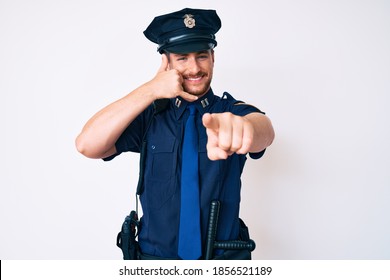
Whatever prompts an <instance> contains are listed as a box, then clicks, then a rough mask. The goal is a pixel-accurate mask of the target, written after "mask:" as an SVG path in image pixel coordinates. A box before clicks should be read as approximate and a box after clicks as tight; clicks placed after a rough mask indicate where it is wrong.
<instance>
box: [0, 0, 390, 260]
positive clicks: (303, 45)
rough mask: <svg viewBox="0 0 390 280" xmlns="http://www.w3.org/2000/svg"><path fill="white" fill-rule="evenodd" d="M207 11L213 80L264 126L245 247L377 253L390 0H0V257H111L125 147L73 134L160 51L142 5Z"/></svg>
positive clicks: (129, 159) (121, 209) (126, 169)
mask: <svg viewBox="0 0 390 280" xmlns="http://www.w3.org/2000/svg"><path fill="white" fill-rule="evenodd" d="M184 7H192V8H212V9H216V10H217V12H218V14H219V15H220V17H221V19H222V29H221V30H220V32H219V33H218V34H217V39H218V43H219V44H218V47H217V48H216V64H215V70H214V73H215V74H214V75H215V76H214V82H213V89H214V92H215V93H217V94H218V95H221V94H222V92H223V91H229V92H230V93H231V94H233V95H234V96H235V97H236V98H237V99H241V100H245V101H246V102H249V103H253V104H255V105H257V106H258V107H260V108H261V109H262V110H264V111H266V113H267V115H268V116H269V117H270V118H271V119H272V121H273V124H274V127H275V131H276V139H275V142H274V143H273V145H272V146H271V147H270V148H269V149H268V150H267V152H266V155H265V156H264V158H263V159H261V160H259V161H253V160H248V163H247V166H246V170H245V175H244V176H243V189H242V211H241V214H242V215H241V216H242V218H243V219H244V220H245V221H246V223H247V225H248V226H249V227H250V232H251V235H252V238H253V239H255V241H256V243H257V249H256V251H255V252H254V255H253V257H254V258H255V259H389V258H390V237H389V236H390V219H389V213H390V205H389V202H388V201H389V198H390V172H389V166H390V159H389V157H390V148H389V143H390V131H389V130H390V129H389V128H390V126H389V120H390V114H389V112H388V107H389V99H390V98H389V94H390V17H389V14H390V3H389V2H388V1H379V0H375V1H373V0H358V1H352V0H350V1H347V0H337V1H336V0H330V1H309V0H306V1H305V0H297V1H287V0H277V1H254V0H253V1H244V0H242V1H206V0H204V1H178V0H177V1H165V2H162V1H156V0H153V1H130V0H127V1H125V0H103V1H101V0H94V1H92V0H78V1H76V0H68V1H65V0H63V1H59V0H57V1H49V0H46V1H45V0H36V1H27V0H12V1H11V0H0V95H1V105H2V106H1V110H0V125H1V137H0V145H1V147H2V153H1V154H2V160H1V163H0V227H1V228H0V259H120V258H121V257H122V255H121V252H120V250H119V249H118V248H116V246H115V241H116V234H117V232H118V231H119V229H120V226H121V223H122V221H123V218H124V216H125V215H126V214H127V213H128V211H129V210H130V209H132V208H133V207H134V201H135V198H134V196H135V195H134V193H135V185H136V182H137V177H138V156H137V155H133V154H130V153H127V154H124V155H122V156H121V157H118V158H117V159H115V160H114V161H112V162H110V163H104V162H103V161H100V160H91V159H87V158H85V157H83V156H81V155H80V154H78V153H77V151H76V149H75V146H74V139H75V137H76V136H77V134H78V133H79V132H80V130H81V128H82V126H83V125H84V123H85V122H86V121H87V120H88V119H89V118H90V117H91V116H92V114H94V113H95V112H96V111H98V110H99V109H101V108H102V107H103V106H105V105H107V104H108V103H110V102H112V101H114V100H116V99H118V98H120V97H122V96H124V95H125V94H127V93H128V92H130V91H131V90H132V89H134V88H135V87H137V86H138V85H140V84H142V83H144V82H146V81H148V80H149V79H151V78H152V77H153V76H154V74H155V72H156V71H157V69H158V67H159V65H160V56H159V55H158V53H157V52H156V46H155V45H154V44H152V43H151V42H149V41H148V40H147V39H146V38H145V37H144V36H143V34H142V31H143V30H144V29H145V28H146V27H147V25H148V24H149V23H150V21H151V20H152V19H153V17H154V16H156V15H160V14H163V13H168V12H172V11H176V10H180V9H182V8H184Z"/></svg>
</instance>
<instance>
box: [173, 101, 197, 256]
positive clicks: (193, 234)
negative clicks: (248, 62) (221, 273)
mask: <svg viewBox="0 0 390 280" xmlns="http://www.w3.org/2000/svg"><path fill="white" fill-rule="evenodd" d="M187 108H188V109H189V111H190V115H189V117H188V120H187V122H186V126H185V129H184V139H183V148H182V149H183V150H182V167H181V168H182V171H181V172H182V173H181V209H180V226H179V245H178V246H179V247H178V255H179V256H180V257H181V258H182V259H183V260H196V259H199V257H200V256H201V255H202V245H201V236H200V206H199V205H200V204H199V175H198V133H197V129H196V123H195V113H196V108H195V105H188V107H187Z"/></svg>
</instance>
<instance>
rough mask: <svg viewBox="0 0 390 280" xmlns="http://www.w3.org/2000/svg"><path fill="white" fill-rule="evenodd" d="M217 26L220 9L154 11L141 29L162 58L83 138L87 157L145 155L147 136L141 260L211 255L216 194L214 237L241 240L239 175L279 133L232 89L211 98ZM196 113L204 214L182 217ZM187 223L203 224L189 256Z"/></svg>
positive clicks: (94, 120)
mask: <svg viewBox="0 0 390 280" xmlns="http://www.w3.org/2000/svg"><path fill="white" fill-rule="evenodd" d="M220 27H221V21H220V18H219V17H218V15H217V13H216V11H214V10H201V9H188V8H186V9H183V10H180V11H177V12H173V13H170V14H165V15H162V16H158V17H155V18H154V19H153V21H152V22H151V24H150V25H149V26H148V27H147V29H146V30H145V31H144V34H145V36H146V37H147V38H148V39H149V40H150V41H152V42H154V43H156V44H157V50H158V52H159V53H161V54H162V61H161V66H160V68H159V69H158V71H157V74H156V76H155V77H154V78H152V79H151V80H150V81H148V82H146V83H145V84H143V85H141V86H140V87H138V88H137V89H135V90H133V91H132V92H130V93H129V94H128V95H126V96H124V97H123V98H121V99H119V100H117V101H115V102H113V103H112V104H110V105H108V106H107V107H105V108H103V109H102V110H100V111H99V112H98V113H96V114H95V115H94V116H93V117H92V118H91V119H90V120H89V121H88V122H87V123H86V125H85V126H84V128H83V129H82V131H81V133H80V134H79V136H78V137H77V139H76V146H77V149H78V151H79V152H80V153H82V154H83V155H85V156H87V157H89V158H102V159H104V160H111V159H113V158H114V157H116V156H117V155H119V154H121V153H122V152H127V151H131V152H138V153H139V152H140V151H141V146H142V142H143V139H145V140H146V159H145V170H144V178H143V189H144V191H143V193H142V195H141V196H140V200H141V204H142V209H143V217H142V218H141V223H142V229H141V231H140V234H139V245H140V249H141V259H187V258H188V259H192V258H193V259H202V258H204V246H205V242H206V233H207V223H208V214H209V207H210V206H209V205H210V202H211V201H212V200H218V201H220V202H221V211H220V216H219V221H218V230H217V235H216V239H217V240H222V241H223V240H239V239H240V238H242V236H240V232H241V226H240V219H239V206H240V189H241V180H240V176H241V172H242V170H243V167H244V164H245V161H246V158H247V155H249V156H250V157H251V158H254V159H258V158H260V157H261V156H262V155H263V154H264V151H265V149H266V147H268V146H269V145H270V144H271V143H272V141H273V138H274V131H273V128H272V124H271V122H270V120H269V118H268V117H266V116H265V114H264V113H263V112H261V111H260V110H259V109H257V108H256V107H254V106H251V105H248V104H245V103H244V102H241V101H237V100H235V99H234V98H233V97H232V96H231V95H230V94H228V93H224V94H223V96H222V97H219V96H217V95H215V94H214V92H213V90H212V88H211V81H212V77H213V67H214V48H215V47H216V46H217V41H216V36H215V34H216V33H217V32H218V30H219V29H220ZM161 99H165V100H169V101H168V102H167V104H166V106H165V108H164V109H163V110H161V112H159V113H158V114H156V112H155V107H154V106H152V104H153V103H154V102H155V101H156V100H161ZM190 105H192V106H190ZM189 107H194V108H195V110H193V111H192V112H194V111H195V113H190V112H189V111H188V110H187V109H188V108H189ZM190 114H194V119H195V127H196V133H197V135H196V136H191V137H192V138H196V139H195V140H196V141H197V142H196V147H197V148H196V149H197V151H196V157H197V159H196V162H197V163H196V167H194V168H196V169H197V171H196V172H197V174H198V175H196V176H197V178H196V181H197V184H198V190H197V191H198V194H196V195H193V194H192V196H191V198H193V200H195V201H197V202H196V204H198V206H199V208H200V210H199V216H197V218H186V219H187V220H183V219H184V218H183V217H181V213H182V214H183V213H184V212H185V211H187V210H183V208H182V207H184V206H186V204H187V203H184V202H182V199H183V198H181V195H182V194H183V193H184V188H185V186H184V183H182V182H183V181H182V180H183V179H182V173H183V172H184V169H185V167H184V165H185V164H186V162H185V161H186V160H185V157H186V155H184V154H183V150H185V149H186V148H183V145H185V144H183V142H184V139H183V138H184V137H185V136H184V135H185V130H186V129H187V128H186V127H185V126H186V123H187V120H188V119H189V118H190V117H189V116H190ZM191 137H190V138H191ZM187 161H191V162H192V160H187ZM183 162H184V163H183ZM182 169H183V170H182ZM195 196H196V197H195ZM183 215H184V214H183ZM186 224H190V225H193V224H197V226H196V227H197V228H199V231H200V245H199V246H198V247H200V249H197V253H195V255H193V256H189V257H186V256H183V255H184V254H181V253H180V248H179V247H180V246H182V245H191V244H184V243H193V242H192V240H193V239H192V237H190V238H188V236H187V239H186V237H185V236H184V237H180V236H181V235H180V231H181V230H182V226H185V225H186ZM195 239H196V238H194V240H195ZM194 243H196V242H194ZM185 250H187V249H185ZM188 250H189V249H188ZM199 250H200V251H199ZM216 254H217V258H222V259H224V258H225V259H228V258H237V256H232V255H231V254H230V253H229V252H226V251H223V250H222V251H218V252H217V253H216ZM218 256H219V257H218ZM238 258H243V259H246V258H250V256H249V257H238Z"/></svg>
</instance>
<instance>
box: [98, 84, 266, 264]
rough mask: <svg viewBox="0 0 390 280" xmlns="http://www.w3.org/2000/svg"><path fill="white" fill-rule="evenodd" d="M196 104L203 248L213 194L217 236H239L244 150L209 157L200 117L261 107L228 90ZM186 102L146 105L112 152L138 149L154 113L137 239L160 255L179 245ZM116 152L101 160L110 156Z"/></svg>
mask: <svg viewBox="0 0 390 280" xmlns="http://www.w3.org/2000/svg"><path fill="white" fill-rule="evenodd" d="M195 103H196V107H197V110H198V114H197V128H198V135H199V173H200V174H199V176H200V177H199V179H200V180H199V181H200V203H201V232H202V242H203V248H204V246H205V241H206V232H207V223H208V214H209V208H210V202H211V201H212V200H215V199H217V200H219V201H220V202H221V210H220V216H219V221H218V231H217V240H220V241H222V240H237V239H238V236H239V225H240V223H239V206H240V190H241V179H240V177H241V173H242V170H243V168H244V164H245V161H246V155H238V154H233V155H231V156H230V157H228V159H226V160H217V161H211V160H209V159H208V157H207V151H206V144H207V135H206V129H205V127H204V126H203V125H202V116H203V114H204V113H222V112H231V113H233V114H235V115H239V116H244V115H247V114H249V113H253V112H260V113H262V112H261V111H260V110H259V109H257V108H256V107H253V106H251V105H247V104H244V103H242V102H239V101H236V100H235V99H234V98H233V97H231V96H230V95H229V94H227V93H225V94H224V96H223V97H222V98H220V97H218V96H216V95H214V93H213V91H212V90H211V89H210V90H209V92H208V93H207V94H206V95H204V96H203V97H202V98H200V99H199V100H197V101H196V102H195ZM186 106H187V102H186V101H185V100H181V99H179V98H177V99H172V100H170V101H169V103H168V105H167V108H166V109H165V110H164V111H162V112H160V113H158V114H156V115H154V109H153V106H150V107H149V108H147V109H146V110H145V111H144V112H143V113H142V114H140V115H139V116H138V117H137V118H136V119H135V120H134V121H133V122H132V123H131V124H130V126H129V127H128V128H127V129H126V130H125V131H124V132H123V134H122V135H121V136H120V138H119V139H118V141H117V143H116V148H117V151H118V153H117V154H116V155H118V154H120V153H122V152H126V151H131V152H140V147H141V144H142V138H143V135H144V134H145V132H146V130H147V129H146V128H147V126H148V124H149V122H150V119H151V118H154V120H153V121H152V122H151V125H150V128H149V129H148V130H147V132H146V142H147V152H146V161H145V171H144V180H143V182H144V192H143V193H142V195H141V196H140V200H141V204H142V210H143V216H142V218H141V223H142V229H141V231H140V233H139V238H138V240H139V244H140V247H141V251H142V252H143V253H145V254H149V255H154V256H158V257H164V258H179V257H178V256H177V245H178V228H179V219H180V174H181V155H182V153H181V146H182V138H183V137H182V136H183V133H184V126H185V122H186V120H187V117H188V110H187V111H186V110H185V109H186ZM263 153H264V151H261V152H259V153H255V154H250V156H251V157H252V158H260V157H261V156H262V155H263ZM116 155H114V156H111V157H109V158H107V159H105V160H110V159H112V158H114V157H115V156H116ZM188 222H189V223H190V222H191V221H188ZM203 253H204V252H203Z"/></svg>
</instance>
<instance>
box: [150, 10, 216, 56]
mask: <svg viewBox="0 0 390 280" xmlns="http://www.w3.org/2000/svg"><path fill="white" fill-rule="evenodd" d="M220 28H221V20H220V18H219V17H218V15H217V13H216V11H215V10H202V9H189V8H186V9H183V10H180V11H177V12H173V13H170V14H166V15H161V16H158V17H155V18H154V19H153V21H152V22H151V23H150V25H149V26H148V27H147V28H146V30H145V31H144V35H145V36H146V38H148V39H149V40H150V41H152V42H154V43H156V44H158V48H157V51H158V52H160V53H163V52H164V51H168V52H171V53H178V54H182V53H191V52H197V51H203V50H208V49H213V48H214V47H216V46H217V41H216V40H215V33H217V32H218V30H219V29H220Z"/></svg>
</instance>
